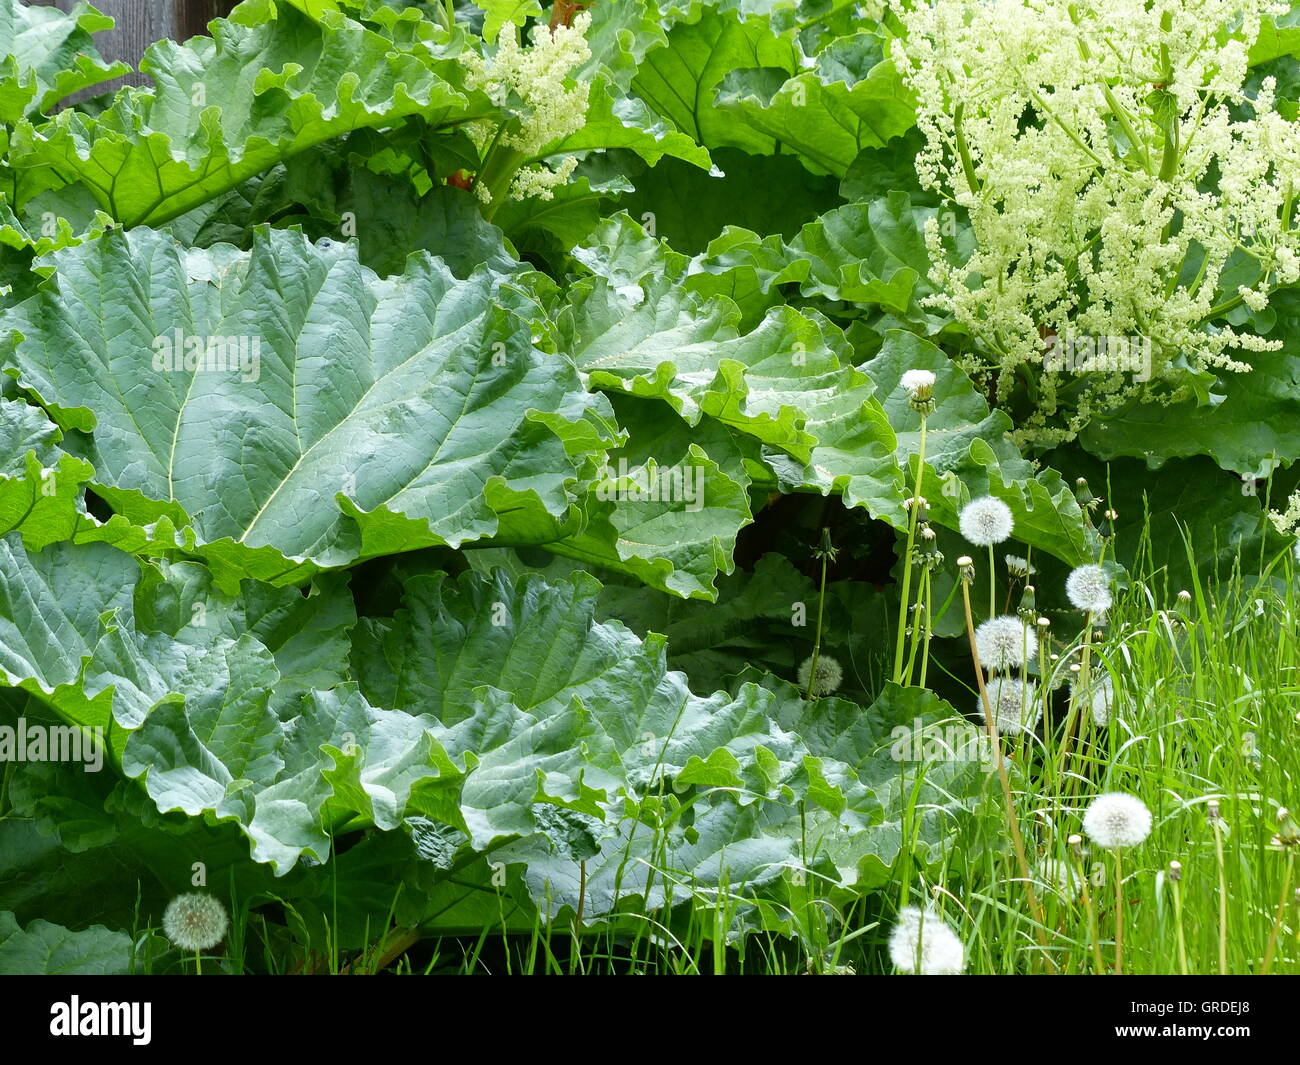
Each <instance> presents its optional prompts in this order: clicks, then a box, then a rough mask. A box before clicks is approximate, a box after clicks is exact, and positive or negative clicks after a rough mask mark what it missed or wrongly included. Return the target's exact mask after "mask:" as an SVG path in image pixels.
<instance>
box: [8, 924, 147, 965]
mask: <svg viewBox="0 0 1300 1065" xmlns="http://www.w3.org/2000/svg"><path fill="white" fill-rule="evenodd" d="M131 956H132V950H131V937H130V936H129V935H127V934H126V933H125V932H112V931H110V930H109V929H107V928H105V927H104V926H103V925H92V926H91V927H90V928H87V929H86V930H85V931H82V932H73V931H70V930H69V929H67V928H64V927H62V926H61V925H57V924H51V923H50V922H49V921H39V920H38V921H32V922H31V924H29V925H28V926H27V927H26V928H20V927H19V925H18V922H17V920H15V919H14V915H13V914H12V913H10V912H8V911H4V912H0V976H105V975H111V974H115V973H125V972H126V971H127V970H128V969H129V968H130V965H131Z"/></svg>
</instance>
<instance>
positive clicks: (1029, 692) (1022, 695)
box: [975, 676, 1043, 733]
mask: <svg viewBox="0 0 1300 1065" xmlns="http://www.w3.org/2000/svg"><path fill="white" fill-rule="evenodd" d="M985 691H986V692H987V694H988V697H989V706H990V707H992V709H993V720H994V722H995V723H996V724H997V727H998V731H999V732H1008V733H1015V732H1028V731H1031V730H1032V729H1033V728H1034V726H1035V725H1037V724H1038V719H1039V717H1040V716H1042V713H1043V707H1042V704H1041V703H1040V702H1039V701H1038V699H1037V698H1036V697H1035V691H1034V686H1033V684H1031V683H1028V682H1026V681H1023V680H1021V679H1020V678H1018V677H1004V676H999V677H991V678H990V679H989V682H988V684H987V685H986V686H985ZM975 710H976V713H978V714H979V715H980V717H981V718H982V717H983V716H984V702H983V700H980V701H978V702H977V703H976V704H975Z"/></svg>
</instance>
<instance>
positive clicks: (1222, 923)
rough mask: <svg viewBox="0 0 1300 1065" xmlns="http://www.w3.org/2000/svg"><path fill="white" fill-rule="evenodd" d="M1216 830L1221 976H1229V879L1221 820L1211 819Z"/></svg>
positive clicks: (1215, 848)
mask: <svg viewBox="0 0 1300 1065" xmlns="http://www.w3.org/2000/svg"><path fill="white" fill-rule="evenodd" d="M1210 827H1211V828H1212V829H1213V830H1214V859H1215V861H1216V862H1218V865H1219V975H1220V976H1227V975H1228V878H1227V874H1226V871H1225V870H1224V868H1223V830H1222V822H1221V821H1220V819H1219V818H1217V817H1214V818H1211V819H1210Z"/></svg>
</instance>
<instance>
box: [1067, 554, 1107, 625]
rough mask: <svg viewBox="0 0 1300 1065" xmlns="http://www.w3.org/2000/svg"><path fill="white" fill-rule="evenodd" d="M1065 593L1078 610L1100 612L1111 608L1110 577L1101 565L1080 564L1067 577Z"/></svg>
mask: <svg viewBox="0 0 1300 1065" xmlns="http://www.w3.org/2000/svg"><path fill="white" fill-rule="evenodd" d="M1065 594H1066V597H1067V598H1068V599H1069V600H1070V602H1071V603H1072V604H1073V605H1074V608H1075V609H1076V610H1086V611H1088V612H1089V613H1092V614H1099V613H1101V612H1102V611H1103V610H1109V609H1110V604H1111V601H1112V600H1111V597H1110V578H1109V577H1108V576H1107V575H1106V571H1105V570H1104V569H1102V568H1101V567H1100V566H1096V565H1093V564H1092V563H1089V564H1088V565H1086V566H1079V567H1078V568H1076V569H1073V570H1071V571H1070V575H1069V576H1068V577H1066V578H1065Z"/></svg>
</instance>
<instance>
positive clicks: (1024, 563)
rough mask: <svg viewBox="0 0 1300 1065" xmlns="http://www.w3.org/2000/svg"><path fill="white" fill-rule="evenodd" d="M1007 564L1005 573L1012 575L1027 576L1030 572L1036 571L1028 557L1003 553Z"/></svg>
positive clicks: (1017, 576)
mask: <svg viewBox="0 0 1300 1065" xmlns="http://www.w3.org/2000/svg"><path fill="white" fill-rule="evenodd" d="M1002 557H1003V559H1004V560H1005V561H1006V564H1007V573H1008V574H1010V575H1011V576H1012V577H1016V578H1020V577H1028V576H1029V575H1030V574H1031V573H1037V572H1038V569H1037V567H1035V566H1033V565H1032V564H1031V563H1030V562H1029V560H1028V559H1026V558H1021V557H1020V556H1019V555H1003V556H1002Z"/></svg>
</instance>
